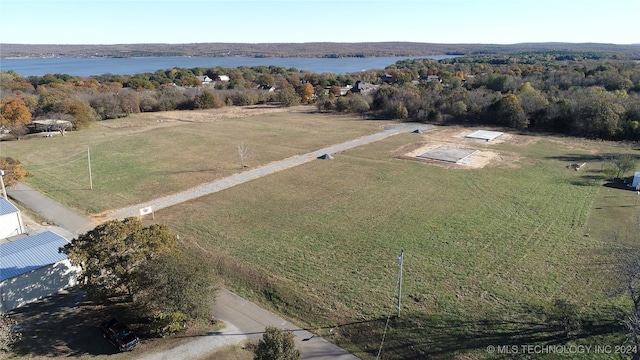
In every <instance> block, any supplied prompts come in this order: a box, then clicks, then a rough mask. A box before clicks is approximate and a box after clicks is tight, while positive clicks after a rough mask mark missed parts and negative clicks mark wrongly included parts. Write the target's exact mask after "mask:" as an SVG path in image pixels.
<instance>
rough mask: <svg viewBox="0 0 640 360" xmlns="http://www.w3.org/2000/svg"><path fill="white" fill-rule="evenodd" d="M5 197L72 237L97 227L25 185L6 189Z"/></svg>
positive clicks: (20, 184)
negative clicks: (22, 205)
mask: <svg viewBox="0 0 640 360" xmlns="http://www.w3.org/2000/svg"><path fill="white" fill-rule="evenodd" d="M7 195H8V196H9V197H11V198H12V199H14V200H16V201H17V202H19V203H21V204H24V205H25V206H26V207H28V208H29V209H31V210H32V211H33V212H35V213H38V214H40V215H41V216H42V217H44V218H45V219H47V220H48V221H49V222H51V223H53V224H55V225H57V226H58V227H60V228H62V229H65V230H67V231H68V232H70V233H71V234H72V235H73V237H75V236H77V235H80V234H83V233H85V232H87V231H89V230H91V229H93V228H94V227H95V226H96V225H97V224H96V223H94V222H93V221H92V220H91V219H89V218H87V217H86V216H82V215H80V214H78V213H76V212H75V211H73V210H71V209H69V208H67V207H66V206H63V205H61V204H60V203H58V202H56V201H54V200H52V199H50V198H49V197H47V196H45V195H43V194H41V193H39V192H38V191H37V190H34V189H32V188H31V187H29V186H27V185H25V184H22V183H18V186H16V187H15V188H12V189H7ZM69 240H71V239H69Z"/></svg>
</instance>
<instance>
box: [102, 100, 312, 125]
mask: <svg viewBox="0 0 640 360" xmlns="http://www.w3.org/2000/svg"><path fill="white" fill-rule="evenodd" d="M303 110H304V109H301V108H300V107H292V108H283V107H280V106H275V105H253V106H227V107H223V108H220V109H207V110H194V111H165V112H154V113H143V114H135V115H131V116H128V117H126V118H122V119H117V120H113V121H104V122H101V123H100V124H101V125H102V126H104V127H106V128H109V129H123V128H124V129H131V128H145V130H147V128H149V127H153V128H160V127H170V126H179V125H186V124H190V123H204V122H213V121H220V120H224V119H236V118H244V117H248V116H257V115H264V114H272V113H283V112H300V111H303Z"/></svg>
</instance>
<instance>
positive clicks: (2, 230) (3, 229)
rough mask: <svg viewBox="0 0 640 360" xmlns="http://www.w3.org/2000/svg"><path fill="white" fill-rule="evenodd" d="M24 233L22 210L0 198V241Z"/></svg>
mask: <svg viewBox="0 0 640 360" xmlns="http://www.w3.org/2000/svg"><path fill="white" fill-rule="evenodd" d="M23 233H24V226H23V224H22V216H21V215H20V210H18V208H17V207H15V205H13V204H12V203H10V202H9V201H8V200H7V199H5V198H3V197H1V196H0V239H6V238H8V237H11V236H16V235H20V234H23Z"/></svg>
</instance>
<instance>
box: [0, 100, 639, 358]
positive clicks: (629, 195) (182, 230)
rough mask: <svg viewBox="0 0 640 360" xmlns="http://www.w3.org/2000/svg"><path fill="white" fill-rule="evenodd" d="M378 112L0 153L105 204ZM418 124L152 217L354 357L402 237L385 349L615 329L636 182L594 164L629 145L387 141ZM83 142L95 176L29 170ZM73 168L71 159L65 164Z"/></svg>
mask: <svg viewBox="0 0 640 360" xmlns="http://www.w3.org/2000/svg"><path fill="white" fill-rule="evenodd" d="M176 114H179V116H189V115H187V114H189V113H185V114H184V115H183V114H182V113H176ZM196 114H201V113H199V112H197V113H196ZM144 116H152V115H142V116H139V117H133V118H131V119H127V120H126V122H125V121H122V120H117V121H116V122H114V123H118V124H126V123H127V122H131V121H133V120H137V121H140V122H144V121H149V118H144ZM176 116H178V115H176ZM380 125H381V123H377V122H367V121H362V120H355V119H349V118H342V117H328V116H323V115H312V114H296V113H294V114H277V115H276V114H265V115H260V116H255V117H246V118H239V119H222V120H219V121H212V122H206V121H202V122H195V123H191V124H188V125H179V126H177V125H176V126H154V125H153V124H151V125H149V126H148V127H125V126H113V127H108V128H107V127H103V126H101V125H97V126H94V127H93V128H92V129H90V130H88V131H83V132H79V133H72V134H70V135H68V136H65V137H64V138H54V139H33V140H28V141H22V140H21V141H19V142H5V143H3V144H2V149H1V152H2V155H5V156H6V155H10V156H15V157H17V158H19V159H20V160H22V161H23V163H24V164H25V165H26V167H27V168H28V169H30V170H31V171H33V172H35V173H36V177H34V178H32V179H30V181H29V182H30V184H32V185H33V186H35V187H37V188H39V189H41V190H42V191H44V192H46V193H48V194H49V195H50V196H52V197H54V198H56V199H58V200H59V201H61V202H63V203H66V204H70V205H71V206H74V207H76V208H78V209H82V210H85V211H88V212H100V211H104V210H106V209H110V208H116V207H121V206H125V205H130V204H134V203H137V202H140V201H143V200H148V199H149V198H153V197H157V196H160V195H163V194H167V193H171V192H175V191H179V190H183V189H186V188H189V187H192V186H195V185H198V184H200V183H203V182H206V181H209V180H212V179H216V178H220V177H222V176H225V175H229V174H232V173H234V172H237V171H240V170H239V159H238V157H237V154H236V152H235V147H236V146H237V144H238V143H239V142H244V143H245V144H247V145H248V147H249V150H250V154H249V158H248V160H247V162H248V164H249V165H250V166H256V165H258V164H264V163H267V162H269V161H274V160H279V159H282V158H286V157H288V156H292V155H296V154H300V153H305V152H309V151H312V150H315V149H318V148H321V147H324V146H327V145H331V144H335V143H339V142H342V141H345V140H350V139H353V138H356V137H358V136H362V135H366V134H370V133H373V132H376V131H379V126H380ZM421 136H422V135H417V134H401V135H396V136H393V137H390V138H387V139H385V140H382V141H379V142H376V143H372V144H369V145H366V146H361V147H358V148H355V149H351V150H349V151H346V152H343V153H340V154H335V159H334V160H331V161H314V162H311V163H308V164H304V165H301V166H298V167H295V168H292V169H288V170H286V171H283V172H280V173H277V174H272V175H269V176H266V177H264V178H261V179H258V180H254V181H251V182H249V183H246V184H243V185H241V186H237V187H234V188H231V189H227V190H225V191H222V192H218V193H215V194H212V195H209V196H206V197H202V198H199V199H196V200H193V201H190V202H188V203H184V204H181V205H179V206H174V207H171V208H168V209H164V210H161V211H158V212H156V221H158V222H162V223H166V224H169V225H170V226H171V227H172V229H174V230H175V231H176V232H177V233H179V234H180V239H181V242H182V243H183V245H184V246H185V247H186V248H188V249H189V250H190V251H193V252H194V253H198V254H199V255H202V254H205V255H206V256H207V257H208V258H209V259H210V263H211V266H213V267H215V268H216V269H217V270H218V271H219V273H220V274H221V275H222V276H223V277H224V278H225V280H226V281H227V283H228V285H229V286H230V287H232V288H233V289H234V290H236V291H239V292H241V293H243V294H244V295H246V296H250V297H252V298H254V299H257V300H259V301H263V302H266V300H265V299H267V300H269V302H268V304H269V305H270V306H273V307H274V308H276V309H278V310H279V311H280V312H282V313H284V314H285V315H286V316H289V317H291V318H293V319H296V320H297V321H299V322H302V323H303V324H306V326H308V327H309V328H311V329H315V330H316V331H317V332H318V333H319V334H321V335H325V336H326V337H327V338H329V339H331V340H332V341H335V342H336V343H338V344H339V345H341V346H344V347H345V348H348V349H349V350H351V351H353V352H354V353H355V354H356V355H358V356H361V357H364V358H374V357H375V356H376V354H377V351H378V347H379V345H380V341H381V338H382V332H383V329H384V326H385V323H386V320H387V316H388V315H390V314H393V313H395V301H396V300H395V294H396V283H397V273H398V266H397V264H396V257H397V256H398V255H399V250H400V248H401V247H404V248H405V263H404V282H403V307H402V316H401V318H400V319H393V318H392V320H391V321H390V323H389V329H388V330H387V334H386V339H385V345H384V348H383V351H382V355H383V358H389V359H410V358H415V359H422V358H428V357H433V358H443V359H449V358H456V357H459V358H475V357H479V358H485V357H492V355H491V354H488V353H487V352H485V351H484V349H485V348H486V347H487V346H488V345H496V346H497V345H524V344H527V345H528V344H565V343H569V344H587V345H611V346H615V345H620V344H621V343H622V341H623V336H622V335H620V333H618V332H619V331H620V330H621V329H620V327H619V325H618V324H619V320H618V318H616V316H617V315H618V313H619V310H620V309H624V308H625V307H626V306H628V304H626V302H625V300H624V298H621V297H619V296H611V295H610V290H611V279H610V269H611V266H610V265H608V264H611V263H612V260H611V259H610V258H608V256H609V254H608V252H607V249H608V248H610V247H611V236H610V234H612V233H617V234H618V233H619V234H620V236H619V238H620V239H622V238H624V239H626V240H625V241H627V242H630V241H633V240H632V236H633V235H634V232H633V231H630V230H627V229H629V228H633V227H635V226H637V217H638V211H637V208H636V204H637V203H635V202H636V196H637V195H635V193H634V192H632V191H626V190H621V189H617V188H615V187H613V186H602V185H603V184H604V183H605V181H604V179H602V177H601V175H600V171H599V170H600V169H601V168H602V165H603V163H602V160H601V157H600V155H610V154H618V153H629V152H633V150H630V149H628V148H626V147H622V146H619V145H617V144H613V143H601V142H590V141H582V140H576V139H566V138H553V137H528V136H516V137H514V139H513V141H507V142H505V143H502V144H494V145H483V146H488V148H489V149H491V150H492V151H496V152H499V153H500V154H501V158H503V159H507V160H505V161H498V162H496V163H494V164H491V165H489V166H487V167H485V168H482V169H464V168H460V167H451V166H448V167H447V166H437V165H433V164H427V163H422V162H418V161H408V160H403V159H398V158H397V157H395V156H393V154H396V153H397V150H398V149H400V148H403V147H406V146H407V145H411V144H413V143H416V142H418V141H421V140H420V139H421V138H420V137H421ZM52 144H53V145H52ZM87 145H89V146H91V149H92V150H91V151H92V166H93V167H94V170H95V175H94V176H95V178H96V179H95V183H94V186H95V188H96V190H94V191H93V192H91V191H89V190H87V188H88V186H87V184H86V183H84V182H83V181H81V179H80V177H81V176H82V175H81V174H86V163H85V164H84V165H83V164H82V160H76V161H75V162H70V163H69V164H68V165H67V164H64V165H61V166H60V167H59V168H55V167H54V168H46V167H44V166H42V168H43V169H45V168H46V170H41V171H38V169H39V168H38V166H36V165H35V164H37V163H43V162H47V161H56V159H60V156H61V154H62V155H64V154H66V155H67V156H78V155H73V154H79V153H82V152H83V151H86V146H87ZM210 149H213V150H210ZM94 153H95V155H94ZM54 155H55V156H54ZM71 159H72V160H73V159H75V157H72V158H71ZM571 162H588V165H587V167H586V168H585V169H583V170H580V171H573V170H569V169H567V168H566V165H567V164H569V163H571ZM94 164H95V165H94ZM65 166H70V167H72V168H73V169H74V170H67V169H65V170H63V168H64V167H65ZM71 171H73V173H74V174H75V173H77V174H80V175H78V178H74V179H69V180H68V181H67V180H65V179H67V174H68V173H69V172H71ZM63 184H64V185H63ZM70 184H75V186H70ZM634 224H636V225H634ZM623 233H624V236H622V235H623ZM567 314H569V315H567ZM567 316H569V317H570V318H571V319H573V320H576V319H579V320H580V321H581V324H582V325H581V327H580V328H579V329H571V331H570V337H569V338H566V337H565V336H564V335H563V330H564V329H563V327H562V323H563V321H564V320H563V319H566V318H567ZM329 329H333V331H331V332H330V331H329ZM493 355H495V354H493ZM593 358H602V354H598V356H594V357H593Z"/></svg>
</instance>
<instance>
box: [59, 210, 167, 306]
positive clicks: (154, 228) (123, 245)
mask: <svg viewBox="0 0 640 360" xmlns="http://www.w3.org/2000/svg"><path fill="white" fill-rule="evenodd" d="M175 246H176V235H175V234H173V233H172V232H171V231H170V230H169V228H168V227H167V226H166V225H158V224H154V225H150V226H147V227H145V226H144V224H143V223H142V221H140V220H139V219H137V218H134V217H130V218H126V219H124V220H112V221H109V222H106V223H104V224H101V225H98V226H97V227H95V228H94V229H93V230H91V231H89V232H87V233H85V234H82V235H80V236H79V237H78V238H76V239H73V241H71V242H70V243H69V244H67V245H65V246H64V247H62V248H60V252H62V253H65V254H66V255H67V256H69V260H70V261H71V262H72V263H73V264H74V265H79V266H81V267H82V275H81V277H82V278H84V279H86V282H85V284H84V285H85V287H86V289H87V293H88V294H89V295H91V296H92V297H94V298H99V297H100V296H108V295H117V294H120V293H123V292H124V293H126V294H128V295H131V296H133V295H134V290H135V289H136V288H137V284H138V282H139V277H140V268H141V267H142V266H144V265H145V264H147V262H148V261H149V260H150V259H151V258H154V257H157V256H161V255H163V254H166V253H170V252H171V251H174V249H175Z"/></svg>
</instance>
